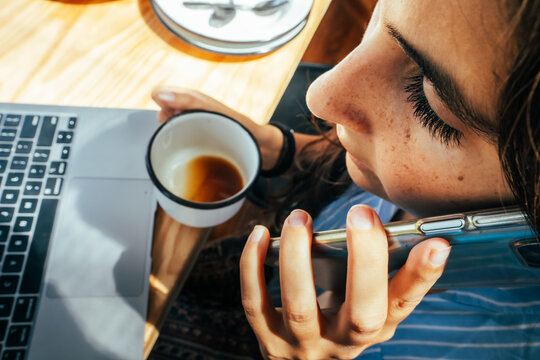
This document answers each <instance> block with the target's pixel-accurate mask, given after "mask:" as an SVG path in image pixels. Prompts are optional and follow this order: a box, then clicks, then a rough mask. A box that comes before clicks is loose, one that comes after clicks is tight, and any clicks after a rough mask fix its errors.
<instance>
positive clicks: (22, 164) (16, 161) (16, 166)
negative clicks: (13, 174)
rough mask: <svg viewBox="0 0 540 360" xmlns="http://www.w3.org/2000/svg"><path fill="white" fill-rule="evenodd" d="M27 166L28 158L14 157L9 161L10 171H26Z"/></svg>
mask: <svg viewBox="0 0 540 360" xmlns="http://www.w3.org/2000/svg"><path fill="white" fill-rule="evenodd" d="M26 166H28V156H14V157H13V160H11V167H10V169H11V170H26Z"/></svg>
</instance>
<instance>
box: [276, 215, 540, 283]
mask: <svg viewBox="0 0 540 360" xmlns="http://www.w3.org/2000/svg"><path fill="white" fill-rule="evenodd" d="M384 228H385V230H386V233H387V237H388V252H389V261H388V271H389V274H390V276H393V274H394V273H395V272H396V271H397V270H399V268H401V266H403V264H405V261H406V260H407V256H408V254H409V251H410V250H411V249H412V247H413V246H414V245H416V244H418V243H419V242H421V241H423V240H426V239H428V238H432V237H442V238H444V239H446V240H447V241H448V242H449V243H450V245H452V250H451V252H450V256H449V257H448V261H447V264H446V267H445V270H444V273H443V275H442V276H441V278H440V279H439V280H438V281H437V283H436V284H435V286H434V287H435V288H443V289H448V288H462V287H469V288H470V287H498V286H522V285H540V239H538V237H537V234H536V233H535V231H534V230H533V229H532V228H531V227H530V226H529V224H528V222H527V217H526V215H525V214H524V213H523V212H521V211H520V210H519V209H518V208H498V209H490V210H482V211H473V212H466V213H459V214H451V215H445V216H436V217H429V218H423V219H416V220H412V221H397V222H391V223H387V224H384ZM278 255H279V238H272V239H270V245H269V249H268V253H267V258H266V264H268V265H271V266H278ZM311 256H312V263H313V272H314V277H315V284H316V285H317V286H318V287H320V288H322V289H325V290H336V291H341V290H343V289H345V282H346V274H347V242H346V233H345V229H339V230H330V231H321V232H316V233H314V234H313V242H312V249H311Z"/></svg>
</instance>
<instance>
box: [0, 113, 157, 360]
mask: <svg viewBox="0 0 540 360" xmlns="http://www.w3.org/2000/svg"><path fill="white" fill-rule="evenodd" d="M0 116H1V118H0V271H1V274H0V347H1V350H0V351H1V355H0V359H31V360H34V359H92V360H96V359H108V360H111V359H130V360H133V359H142V357H143V343H144V329H145V322H146V312H147V305H148V292H149V283H148V279H149V275H150V268H151V244H152V234H153V221H154V214H155V209H156V201H155V199H154V197H153V187H152V183H151V181H150V180H149V178H148V175H147V172H146V168H145V160H144V158H145V152H146V147H147V144H148V141H149V139H150V137H151V135H152V133H153V132H154V130H155V129H156V128H157V126H158V124H157V121H156V113H155V112H154V111H146V110H130V109H107V108H87V107H67V106H45V105H29V104H13V103H0Z"/></svg>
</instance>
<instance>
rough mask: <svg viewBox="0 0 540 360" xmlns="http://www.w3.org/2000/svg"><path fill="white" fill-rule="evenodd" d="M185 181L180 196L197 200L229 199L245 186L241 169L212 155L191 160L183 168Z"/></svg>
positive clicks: (179, 192) (178, 181)
mask: <svg viewBox="0 0 540 360" xmlns="http://www.w3.org/2000/svg"><path fill="white" fill-rule="evenodd" d="M183 170H184V171H185V172H184V171H182V172H184V173H183V174H182V173H180V172H179V173H178V174H177V176H182V177H183V181H182V180H180V179H176V180H177V181H175V182H176V183H177V184H179V183H183V185H182V186H181V189H178V190H179V191H178V195H180V197H182V198H184V199H186V200H190V201H195V202H215V201H220V200H224V199H227V198H229V197H231V196H233V195H234V194H236V193H238V192H239V191H240V190H242V188H243V187H244V180H243V178H242V175H241V174H240V171H239V170H238V169H237V168H236V166H235V165H233V164H232V163H231V162H230V161H228V160H226V159H224V158H222V157H218V156H211V155H203V156H199V157H196V158H194V159H192V160H190V161H189V162H188V163H187V164H186V166H185V167H184V168H183Z"/></svg>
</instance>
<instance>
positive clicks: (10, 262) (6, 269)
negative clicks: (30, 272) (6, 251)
mask: <svg viewBox="0 0 540 360" xmlns="http://www.w3.org/2000/svg"><path fill="white" fill-rule="evenodd" d="M3 262H4V264H3V265H2V272H3V273H18V272H20V271H21V270H22V266H23V263H24V256H23V255H11V254H10V255H6V257H5V258H4V261H3Z"/></svg>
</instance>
